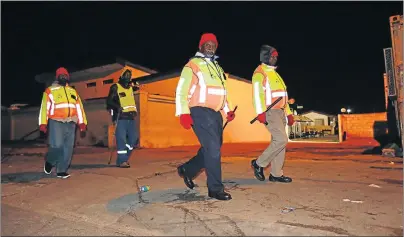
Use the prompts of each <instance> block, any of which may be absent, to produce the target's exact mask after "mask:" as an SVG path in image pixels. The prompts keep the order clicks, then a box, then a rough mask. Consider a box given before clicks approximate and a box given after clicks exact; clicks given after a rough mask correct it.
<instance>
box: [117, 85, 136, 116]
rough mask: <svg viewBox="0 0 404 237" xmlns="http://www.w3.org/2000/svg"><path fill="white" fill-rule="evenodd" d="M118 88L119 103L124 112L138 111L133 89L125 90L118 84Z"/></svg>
mask: <svg viewBox="0 0 404 237" xmlns="http://www.w3.org/2000/svg"><path fill="white" fill-rule="evenodd" d="M116 85H117V86H118V97H119V102H120V104H121V107H122V109H123V110H122V112H133V111H137V109H136V102H135V96H134V95H133V89H132V87H129V88H128V89H126V88H124V87H123V86H121V85H120V84H119V83H116Z"/></svg>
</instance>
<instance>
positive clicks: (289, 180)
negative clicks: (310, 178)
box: [269, 174, 292, 183]
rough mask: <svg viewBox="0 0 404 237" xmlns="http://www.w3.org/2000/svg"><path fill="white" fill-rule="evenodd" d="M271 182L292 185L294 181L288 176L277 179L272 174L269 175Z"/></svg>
mask: <svg viewBox="0 0 404 237" xmlns="http://www.w3.org/2000/svg"><path fill="white" fill-rule="evenodd" d="M269 181H271V182H281V183H290V182H292V179H291V178H289V177H286V176H283V175H282V176H281V177H275V176H273V175H272V174H270V175H269Z"/></svg>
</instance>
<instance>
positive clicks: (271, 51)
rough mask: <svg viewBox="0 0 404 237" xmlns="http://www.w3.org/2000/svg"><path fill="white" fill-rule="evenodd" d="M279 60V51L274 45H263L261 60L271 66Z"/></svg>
mask: <svg viewBox="0 0 404 237" xmlns="http://www.w3.org/2000/svg"><path fill="white" fill-rule="evenodd" d="M277 60H278V51H276V49H275V48H274V47H272V46H269V45H263V46H261V50H260V62H261V63H264V64H266V65H269V66H275V65H276V62H277Z"/></svg>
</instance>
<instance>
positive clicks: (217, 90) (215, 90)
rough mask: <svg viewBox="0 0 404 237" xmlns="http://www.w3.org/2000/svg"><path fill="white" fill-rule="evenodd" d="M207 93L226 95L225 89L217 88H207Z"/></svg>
mask: <svg viewBox="0 0 404 237" xmlns="http://www.w3.org/2000/svg"><path fill="white" fill-rule="evenodd" d="M208 94H211V95H226V90H223V89H217V88H208Z"/></svg>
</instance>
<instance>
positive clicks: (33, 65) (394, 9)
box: [1, 1, 403, 114]
mask: <svg viewBox="0 0 404 237" xmlns="http://www.w3.org/2000/svg"><path fill="white" fill-rule="evenodd" d="M1 4H2V17H1V23H2V25H1V26H2V27H1V30H2V32H1V33H2V60H1V62H2V65H1V66H2V68H1V69H2V80H1V82H2V85H1V90H2V105H5V106H9V105H10V104H12V103H28V104H30V105H39V104H40V102H41V97H42V92H43V90H44V85H43V84H39V83H37V82H36V81H35V80H34V77H35V75H37V74H40V73H43V72H54V71H55V70H56V68H57V67H59V66H65V67H67V69H68V70H69V71H70V72H74V71H75V70H81V69H86V68H88V67H93V66H101V65H103V64H109V63H114V62H115V58H116V57H117V56H119V57H123V58H125V59H127V60H129V61H131V62H133V63H136V64H139V65H142V66H145V67H149V68H152V69H155V70H158V71H160V72H164V71H170V70H172V69H180V68H182V67H183V65H184V64H185V63H186V62H187V60H188V59H189V58H190V57H191V56H193V55H194V54H195V52H196V50H197V47H198V43H199V39H200V36H201V34H202V33H204V32H213V33H215V34H216V35H217V37H218V41H219V48H218V51H217V54H218V55H219V56H220V59H219V61H220V63H221V65H222V66H223V68H224V69H225V71H227V72H229V73H231V74H234V75H237V76H240V77H243V78H246V79H249V80H251V76H252V73H253V71H254V69H255V68H256V67H257V65H258V64H259V48H260V46H261V45H262V44H269V45H271V46H274V47H275V48H277V49H278V51H279V61H278V63H279V64H278V65H279V68H278V72H279V73H280V75H281V76H282V77H283V79H284V80H285V82H286V84H287V86H288V91H289V95H290V96H291V97H294V98H295V99H296V103H297V104H301V105H303V106H304V108H305V109H306V110H308V109H313V110H319V111H323V112H328V113H333V114H336V113H338V112H339V111H340V109H341V108H342V107H346V108H347V107H350V108H352V109H353V112H358V113H360V112H378V111H384V110H385V108H384V103H385V100H384V86H383V73H384V59H383V48H387V47H391V39H390V28H389V17H390V16H392V15H399V14H400V15H401V14H403V2H289V1H287V2H217V3H214V2H148V3H145V2H25V3H24V2H18V3H17V2H14V3H11V2H2V3H1ZM245 96H251V95H245Z"/></svg>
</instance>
